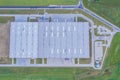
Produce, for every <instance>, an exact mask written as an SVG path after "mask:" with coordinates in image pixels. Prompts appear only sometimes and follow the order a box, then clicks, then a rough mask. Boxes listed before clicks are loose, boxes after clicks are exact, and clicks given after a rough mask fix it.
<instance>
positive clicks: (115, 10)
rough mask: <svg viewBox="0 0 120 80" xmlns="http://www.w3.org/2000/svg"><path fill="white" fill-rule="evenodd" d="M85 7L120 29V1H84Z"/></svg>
mask: <svg viewBox="0 0 120 80" xmlns="http://www.w3.org/2000/svg"><path fill="white" fill-rule="evenodd" d="M83 2H84V5H85V6H86V7H87V8H88V9H90V10H92V11H94V12H95V13H97V14H98V15H100V16H102V17H104V18H105V19H107V20H109V21H110V22H112V23H114V24H115V25H117V26H119V27H120V17H119V16H120V0H97V1H96V2H95V0H83Z"/></svg>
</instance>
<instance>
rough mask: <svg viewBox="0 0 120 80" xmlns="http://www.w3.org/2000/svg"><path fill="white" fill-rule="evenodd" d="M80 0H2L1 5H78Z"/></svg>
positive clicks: (0, 0)
mask: <svg viewBox="0 0 120 80" xmlns="http://www.w3.org/2000/svg"><path fill="white" fill-rule="evenodd" d="M77 3H78V0H0V6H47V5H76V4H77Z"/></svg>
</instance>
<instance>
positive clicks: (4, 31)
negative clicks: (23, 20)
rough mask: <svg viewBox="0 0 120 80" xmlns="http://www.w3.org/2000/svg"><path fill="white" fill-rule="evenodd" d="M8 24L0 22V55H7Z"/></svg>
mask: <svg viewBox="0 0 120 80" xmlns="http://www.w3.org/2000/svg"><path fill="white" fill-rule="evenodd" d="M9 30H10V29H9V24H8V23H6V24H0V57H8V56H9Z"/></svg>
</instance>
